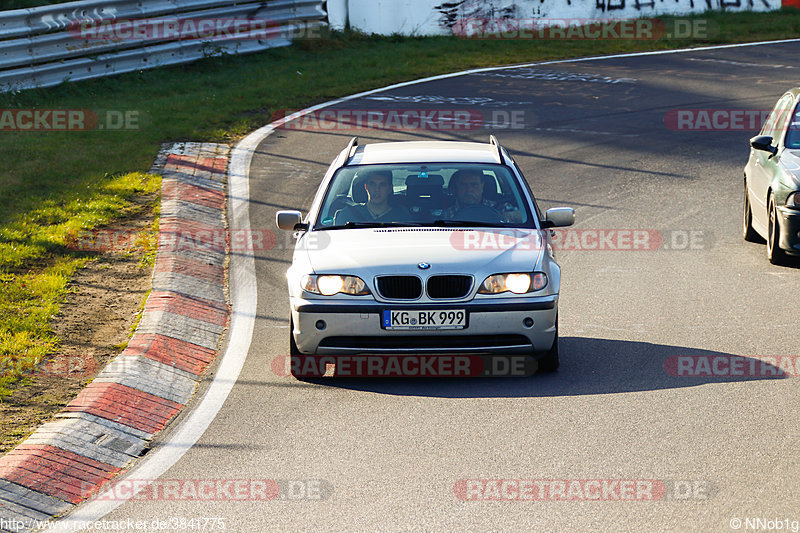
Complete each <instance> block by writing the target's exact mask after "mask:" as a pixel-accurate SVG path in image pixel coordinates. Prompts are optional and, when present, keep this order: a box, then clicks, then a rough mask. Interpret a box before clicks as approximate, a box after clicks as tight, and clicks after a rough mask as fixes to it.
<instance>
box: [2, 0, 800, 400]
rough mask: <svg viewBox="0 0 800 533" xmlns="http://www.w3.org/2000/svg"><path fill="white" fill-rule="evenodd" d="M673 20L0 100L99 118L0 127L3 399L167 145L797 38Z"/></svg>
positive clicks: (328, 44) (760, 28)
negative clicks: (581, 60) (599, 33)
mask: <svg viewBox="0 0 800 533" xmlns="http://www.w3.org/2000/svg"><path fill="white" fill-rule="evenodd" d="M16 1H17V2H18V3H25V2H26V1H27V0H16ZM28 3H31V2H28ZM661 18H662V19H663V20H665V21H666V22H667V25H668V26H669V25H670V24H671V21H674V19H671V18H670V17H661ZM681 20H697V21H705V23H706V24H707V27H708V28H710V30H711V31H710V32H709V35H708V37H706V38H703V39H697V40H692V41H688V40H678V39H660V40H647V41H635V40H622V39H609V40H600V41H593V40H575V41H567V40H551V41H547V40H463V39H458V38H454V37H428V38H413V37H400V36H391V37H377V36H365V35H361V34H356V33H336V34H332V35H328V36H325V37H324V38H321V39H314V40H305V41H299V42H296V43H295V45H294V46H292V47H288V48H279V49H274V50H269V51H266V52H262V53H259V54H253V55H249V56H240V57H221V58H210V59H206V60H202V61H198V62H196V63H193V64H191V65H185V66H178V67H171V68H163V69H157V70H152V71H142V72H136V73H131V74H126V75H122V76H117V77H113V78H104V79H98V80H93V81H86V82H80V83H69V84H63V85H61V86H58V87H54V88H50V89H41V90H32V91H24V92H21V93H18V94H3V95H0V109H14V108H16V109H31V108H34V109H39V110H47V109H67V110H74V109H89V110H91V111H92V112H94V113H95V114H96V115H97V116H98V117H99V123H98V125H97V127H95V128H94V129H90V130H88V131H74V132H40V131H25V132H11V131H2V132H0V153H2V154H3V159H4V169H3V173H2V175H0V371H2V377H1V378H0V397H2V395H6V394H9V393H10V392H11V391H12V390H13V385H14V383H16V382H17V381H18V379H19V378H20V376H22V375H23V374H24V373H25V372H28V371H30V370H31V369H32V368H34V367H35V366H36V365H37V363H38V362H39V361H40V360H41V359H42V358H43V357H44V356H45V355H47V354H50V353H52V352H53V351H54V350H55V349H57V346H58V339H57V338H56V337H55V336H54V335H53V333H52V327H51V325H50V323H51V318H52V317H53V316H54V315H55V314H56V313H57V311H58V308H59V305H60V303H61V302H62V301H63V300H64V298H65V296H66V291H67V289H66V287H67V283H68V280H69V279H70V277H71V276H72V274H73V273H74V272H75V269H77V268H79V267H80V266H81V265H82V264H84V263H85V262H86V261H88V260H90V259H91V258H92V256H91V255H89V254H86V253H81V252H78V251H75V250H73V249H71V248H70V246H69V243H70V240H71V239H74V238H75V235H76V234H77V233H78V232H81V231H87V230H92V229H95V228H98V227H101V226H103V225H106V224H110V223H113V222H114V221H115V220H118V219H120V218H124V217H125V216H128V215H131V214H133V213H134V212H135V211H136V209H140V208H141V206H138V205H137V203H136V202H135V201H134V199H135V198H136V197H137V196H142V195H148V194H152V193H154V192H155V191H157V190H158V187H159V183H160V181H159V179H158V177H157V176H152V175H148V174H144V173H143V172H142V171H143V170H144V169H147V168H149V166H150V164H151V163H152V161H153V158H154V156H155V154H156V152H157V150H158V148H159V145H160V143H161V142H165V141H181V140H192V141H232V140H235V139H237V138H239V137H241V136H242V135H244V134H245V133H247V132H249V131H251V130H253V129H255V128H256V127H259V126H261V125H263V124H264V123H266V122H268V121H269V120H270V117H271V116H272V114H273V113H275V112H276V111H278V110H285V109H299V108H302V107H305V106H307V105H311V104H314V103H318V102H321V101H325V100H329V99H332V98H335V97H339V96H342V95H346V94H350V93H354V92H358V91H362V90H366V89H371V88H375V87H380V86H384V85H387V84H390V83H394V82H399V81H405V80H411V79H416V78H419V77H423V76H428V75H434V74H441V73H446V72H453V71H458V70H463V69H468V68H476V67H486V66H493V65H500V64H514V63H522V62H531V61H537V60H546V59H558V58H568V57H578V56H588V55H601V54H610V53H621V52H632V51H639V50H653V49H671V48H680V47H686V46H697V45H703V44H719V43H736V42H748V41H758V40H771V39H783V38H791V37H795V36H797V35H798V34H800V11H798V10H783V11H780V12H774V13H739V14H721V13H707V14H703V15H698V16H694V17H681ZM120 117H124V118H122V119H121V118H120ZM151 255H152V254H151Z"/></svg>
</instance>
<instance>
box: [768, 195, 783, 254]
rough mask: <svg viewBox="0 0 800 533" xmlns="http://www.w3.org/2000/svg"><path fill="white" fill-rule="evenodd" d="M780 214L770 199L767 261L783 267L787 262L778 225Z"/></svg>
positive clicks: (773, 201)
mask: <svg viewBox="0 0 800 533" xmlns="http://www.w3.org/2000/svg"><path fill="white" fill-rule="evenodd" d="M778 224H779V223H778V212H777V211H776V210H775V200H774V199H773V198H772V196H770V198H769V230H768V232H767V259H769V262H770V263H772V264H773V265H782V264H783V262H784V261H785V260H786V253H785V252H784V251H783V250H781V248H780V244H779V242H778V241H779V240H780V234H781V233H780V227H779V225H778Z"/></svg>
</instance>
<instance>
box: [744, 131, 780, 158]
mask: <svg viewBox="0 0 800 533" xmlns="http://www.w3.org/2000/svg"><path fill="white" fill-rule="evenodd" d="M750 146H752V147H753V148H755V149H756V150H761V151H763V152H769V153H771V154H772V155H775V154H777V153H778V149H777V148H776V147H774V146H772V137H770V136H769V135H758V136H756V137H753V138H752V139H750Z"/></svg>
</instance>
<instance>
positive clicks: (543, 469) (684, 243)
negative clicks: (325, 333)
mask: <svg viewBox="0 0 800 533" xmlns="http://www.w3.org/2000/svg"><path fill="white" fill-rule="evenodd" d="M798 53H800V44H798V43H784V44H773V45H766V46H755V47H745V48H723V49H714V50H705V51H696V52H689V53H679V54H665V55H650V56H634V57H618V58H607V59H601V60H595V61H589V62H578V61H575V62H564V63H556V64H550V65H542V66H536V67H524V68H518V69H507V70H498V71H493V72H483V73H476V74H470V75H466V76H461V77H455V78H448V79H442V80H439V81H431V82H426V83H422V84H418V85H410V86H406V87H403V88H399V89H394V90H390V91H387V92H383V93H379V94H375V95H373V96H369V97H365V98H361V99H358V100H354V101H351V102H346V103H342V104H340V105H338V106H337V108H338V109H340V110H353V109H360V110H375V109H384V110H395V109H416V110H423V109H426V110H463V111H469V112H470V113H472V114H474V116H480V117H483V119H484V120H485V121H489V122H492V121H493V122H494V124H493V125H492V124H489V125H486V124H480V123H478V124H477V125H476V127H474V128H472V129H467V130H464V129H462V130H457V131H449V130H444V131H437V130H431V129H421V130H413V131H374V130H373V131H366V130H359V131H346V128H339V129H334V130H319V129H317V130H315V129H284V130H279V131H277V132H275V133H274V134H272V135H271V136H269V137H267V138H266V140H265V141H264V142H263V143H262V144H261V145H260V146H259V148H258V150H257V153H256V155H255V157H254V158H253V161H252V166H251V174H250V202H251V203H250V219H251V225H252V228H253V229H254V230H256V231H259V230H266V231H269V232H273V231H277V230H276V229H275V222H274V220H275V211H276V210H278V209H281V208H296V209H301V210H304V211H305V210H307V209H308V207H309V205H310V202H311V199H312V196H313V194H314V193H315V191H316V189H317V186H318V184H319V181H320V179H321V178H322V175H323V173H324V171H325V169H326V168H327V166H328V165H329V163H330V161H331V160H332V159H333V157H334V156H335V155H336V154H337V153H338V152H339V151H340V150H341V149H342V148H343V147H344V146H345V145H346V143H347V141H348V140H349V138H350V137H351V136H353V135H355V134H358V135H359V137H360V139H361V143H362V144H364V143H369V142H380V141H393V140H422V139H463V140H475V141H481V142H486V141H488V136H489V134H490V133H494V134H495V135H497V137H498V138H499V140H500V141H501V143H502V144H503V145H504V146H505V147H506V148H507V149H508V150H509V151H510V152H511V153H512V155H513V156H514V158H515V159H516V161H517V163H518V164H519V166H520V167H521V168H522V170H523V172H524V173H525V174H526V177H527V179H528V180H529V181H530V183H531V186H532V188H533V191H534V193H535V194H536V196H537V198H538V199H539V203H540V206H541V207H542V208H544V209H546V208H549V207H555V206H561V205H566V206H573V207H574V208H575V209H576V212H577V217H578V218H577V223H576V225H575V226H574V227H573V228H571V229H572V230H574V233H573V234H572V236H571V237H570V238H571V239H577V240H573V241H572V243H571V246H567V247H566V249H564V250H561V251H560V252H558V255H557V258H558V260H559V262H560V264H561V266H562V268H563V284H562V292H561V300H560V311H559V316H560V332H561V359H562V365H561V369H560V370H559V371H558V372H557V373H555V374H551V375H536V376H533V377H524V378H486V379H478V380H463V379H438V380H419V379H417V380H339V381H335V380H330V379H323V380H321V381H318V382H300V381H297V380H295V379H293V378H291V377H286V376H284V375H281V372H276V371H275V368H276V367H280V365H275V364H273V361H274V360H275V358H279V357H281V356H285V355H286V354H287V353H288V334H289V332H288V301H287V294H286V286H285V277H284V272H285V270H286V268H287V267H288V265H289V262H290V259H291V250H290V249H289V247H288V246H287V243H290V241H291V239H290V238H288V237H290V235H288V234H284V233H282V232H281V233H279V234H278V235H277V245H276V246H275V247H273V248H271V249H268V250H264V249H261V250H256V252H255V265H256V274H257V279H258V285H257V296H258V308H257V317H256V322H255V332H254V335H253V339H252V343H251V345H250V351H249V353H248V354H247V358H246V361H245V363H244V367H243V369H242V372H241V374H240V375H239V378H238V381H237V382H236V383H235V385H234V386H233V389H232V390H231V393H230V395H229V396H228V398H227V401H226V402H225V404H224V406H223V407H222V409H221V410H220V411H219V413H218V414H217V416H216V418H215V419H214V420H213V422H212V423H211V424H210V426H209V429H208V430H207V431H206V432H205V433H204V434H203V435H202V437H201V438H200V439H199V440H198V442H197V443H196V445H194V446H193V447H192V448H191V449H189V451H188V452H187V453H186V454H185V455H184V456H183V457H182V458H181V460H179V461H178V462H177V463H176V464H175V465H174V466H172V468H170V469H169V470H168V471H167V472H166V473H165V474H164V476H163V477H162V479H163V480H275V481H278V482H279V484H280V486H281V496H279V497H277V498H275V499H271V500H269V501H263V499H259V498H254V497H243V498H236V497H230V496H227V495H226V494H224V493H223V494H222V496H221V497H219V498H215V499H214V501H204V502H198V501H192V500H180V499H175V498H147V499H141V500H137V501H130V502H127V503H124V504H123V505H121V506H120V507H119V508H117V509H116V510H115V511H113V512H112V513H110V514H108V515H107V516H106V517H105V519H106V520H127V519H129V518H130V519H133V520H141V521H144V522H147V523H152V521H153V520H154V519H161V520H164V521H169V520H172V519H174V518H178V519H180V518H185V519H187V520H188V519H191V518H207V517H220V518H224V519H225V522H226V524H225V525H226V529H227V530H229V531H254V532H256V531H294V530H309V531H313V530H338V531H352V530H360V531H396V530H426V531H447V530H450V531H452V530H470V531H489V530H492V531H501V530H502V531H734V530H736V528H737V524H738V526H739V528H741V529H743V530H744V529H745V526H746V524H747V522H746V521H747V520H748V519H749V520H751V522H750V523H751V524H753V523H756V522H752V521H753V520H757V519H759V518H760V519H763V520H771V521H773V522H774V521H775V520H786V519H789V523H788V526H789V530H791V527H792V524H791V521H793V520H795V521H800V505H799V504H798V502H800V461H799V460H798V452H797V443H798V437H800V429H798V428H800V394H798V385H799V384H800V381H798V379H796V378H795V377H790V376H788V375H787V376H784V377H783V378H773V377H768V376H744V377H743V376H738V375H731V374H732V373H731V372H727V373H726V372H719V373H718V374H719V375H709V374H710V373H705V374H703V373H702V372H698V374H699V375H695V376H677V375H672V373H670V372H669V371H668V370H667V369H668V368H672V367H670V366H669V364H670V363H669V361H674V358H675V357H677V356H687V355H689V356H701V355H703V356H705V355H710V356H722V357H723V358H724V359H727V360H730V358H729V357H728V356H743V357H745V358H749V359H747V360H750V359H752V358H758V357H763V356H794V358H793V359H787V360H789V361H793V362H794V364H795V367H794V369H795V370H798V371H800V368H798V367H797V363H798V360H797V357H798V356H800V348H798V343H797V324H798V317H799V316H800V303H799V302H800V301H799V300H798V298H797V290H798V287H800V263H798V262H794V263H792V264H789V265H788V266H773V265H770V264H769V262H768V261H767V258H766V251H765V246H764V245H762V244H752V243H746V242H744V241H743V239H742V237H741V230H740V217H741V198H742V190H743V189H742V169H743V167H744V164H745V161H746V158H747V154H748V144H747V140H748V138H749V137H751V136H752V135H754V134H755V133H756V131H757V129H758V127H759V126H760V119H758V120H757V121H756V122H757V123H758V126H756V127H753V128H752V129H747V128H744V127H743V128H740V129H738V130H735V131H692V130H689V129H678V120H677V117H678V115H677V113H678V111H679V110H705V109H716V110H768V109H770V108H771V107H772V106H773V105H774V103H775V102H776V101H777V99H778V97H779V96H780V95H781V94H782V93H783V91H785V90H786V89H788V88H790V87H792V86H795V85H797V84H798V79H800V66H798V63H797V57H798ZM512 112H513V113H515V114H513V117H516V122H515V123H514V124H513V127H502V126H503V124H501V122H503V121H504V120H507V119H510V118H511V117H512ZM693 113H694V114H692V115H691V116H692V117H694V118H693V119H692V120H693V121H689V119H687V118H686V117H687V116H689V115H686V114H684V115H681V116H682V117H683V119H684V124H683V126H684V128H685V127H696V126H703V123H702V120H700V118H701V117H700V115H698V114H697V113H696V112H693ZM738 116H739V117H741V116H745V117H746V116H747V115H746V114H745V115H738ZM520 117H522V118H520ZM665 117H666V118H665ZM699 117H700V118H699ZM687 124H688V126H687ZM719 125H722V123H721V122H720V121H719V120H718V126H719ZM712 126H713V124H712ZM630 230H645V231H647V232H648V233H647V235H648V238H649V239H651V240H650V241H648V242H650V245H649V246H647V247H645V248H639V249H633V247H632V246H628V247H627V249H609V247H610V245H609V243H611V244H613V245H614V247H616V248H619V247H620V246H616V244H618V243H619V241H614V240H612V239H613V238H617V237H618V234H619V232H625V231H630ZM612 231H613V232H617V233H614V234H612V235H614V236H615V237H609V233H608V232H612ZM603 232H605V233H603ZM603 235H604V236H605V237H603ZM594 238H596V239H598V240H599V242H601V243H602V244H598V245H597V246H599V247H600V248H602V249H598V248H597V246H595V247H593V245H592V243H593V242H598V240H593V239H594ZM581 239H583V240H581ZM603 239H605V240H603ZM659 239H660V241H658V240H659ZM565 244H566V242H565ZM622 248H625V246H622ZM236 260H237V259H236V251H235V250H234V257H233V261H236ZM420 260H424V258H422V257H421V258H420ZM253 290H256V288H254V289H253ZM670 358H672V359H670ZM699 359H701V358H696V360H699ZM712 359H713V358H712ZM781 361H783V360H781ZM781 364H785V363H781ZM756 366H758V365H756ZM699 368H700V367H699V366H698V369H699ZM673 373H674V372H673ZM184 416H185V415H184ZM172 434H174V431H173V432H172V433H170V432H168V433H167V434H166V435H164V436H163V437H162V438H161V442H160V443H156V445H155V446H154V447H155V448H156V450H154V452H155V453H158V452H159V450H158V448H161V447H166V448H168V447H169V446H170V445H171V444H170V440H169V439H170V437H171V435H172ZM151 453H153V452H151ZM130 477H131V478H136V477H137V473H136V471H133V472H132V474H131V475H130ZM488 479H493V480H515V481H514V482H507V483H506V484H505V485H503V484H502V482H498V484H497V487H500V488H499V489H498V490H500V491H501V496H505V499H506V500H509V501H471V500H473V499H488V500H492V494H493V489H491V488H490V485H491V484H489V483H485V482H478V484H477V485H475V484H474V483H475V482H473V485H469V486H471V487H472V491H471V492H469V491H468V492H467V493H466V496H465V492H464V491H463V490H460V489H459V487H461V488H463V487H464V486H468V485H467V483H468V481H464V480H488ZM519 480H538V481H539V484H538V485H537V484H534V485H533V492H532V493H533V495H534V496H533V498H528V499H527V500H526V499H525V498H523V497H517V496H515V494H516V492H515V490H516V491H517V492H519V490H518V489H520V487H521V485H519V484H518V483H517V484H516V485H515V484H514V483H515V482H516V481H519ZM587 480H592V481H593V482H592V483H589V482H588V481H587ZM626 480H627V481H626ZM630 482H633V485H630ZM559 483H562V485H559ZM476 486H477V487H478V489H475V487H476ZM559 486H560V487H561V489H562V490H565V492H564V493H563V494H566V496H565V497H559V496H558V494H559V492H558V491H559V488H558V487H559ZM623 486H627V487H630V486H635V487H637V489H636V490H635V491H633V492H630V491H627V492H626V490H622V489H621V487H623ZM515 487H516V488H515ZM537 487H545V489H544V490H545V493H547V494H550V496H549V497H540V498H537V497H536V496H538V495H539V494H540V493H539V492H538V491H539V488H537ZM597 487H603V488H602V489H598V488H597ZM642 487H644V488H642ZM590 488H593V490H589V489H590ZM640 488H642V490H639V489H640ZM618 489H619V490H618ZM502 491H505V492H502ZM548 491H549V492H548ZM575 491H577V492H575ZM648 494H650V495H652V496H654V497H652V498H648V497H647V496H648ZM570 495H571V496H570ZM597 495H599V497H597V498H595V496H597ZM465 499H466V500H468V501H465ZM565 500H566V501H565ZM737 520H740V521H741V522H737ZM751 529H752V528H751ZM207 530H209V529H208V528H207ZM784 530H786V529H784Z"/></svg>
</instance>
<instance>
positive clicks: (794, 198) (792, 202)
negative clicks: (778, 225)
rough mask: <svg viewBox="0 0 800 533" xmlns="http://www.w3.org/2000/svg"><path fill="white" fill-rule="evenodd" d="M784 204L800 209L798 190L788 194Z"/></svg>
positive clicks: (799, 193)
mask: <svg viewBox="0 0 800 533" xmlns="http://www.w3.org/2000/svg"><path fill="white" fill-rule="evenodd" d="M786 206H787V207H794V208H795V209H800V192H793V193H792V194H790V195H789V197H788V198H787V199H786Z"/></svg>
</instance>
